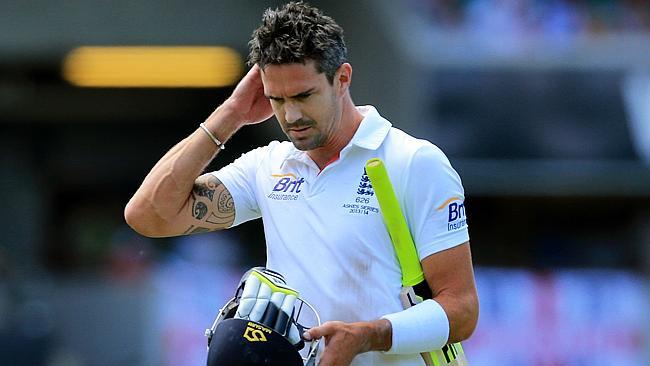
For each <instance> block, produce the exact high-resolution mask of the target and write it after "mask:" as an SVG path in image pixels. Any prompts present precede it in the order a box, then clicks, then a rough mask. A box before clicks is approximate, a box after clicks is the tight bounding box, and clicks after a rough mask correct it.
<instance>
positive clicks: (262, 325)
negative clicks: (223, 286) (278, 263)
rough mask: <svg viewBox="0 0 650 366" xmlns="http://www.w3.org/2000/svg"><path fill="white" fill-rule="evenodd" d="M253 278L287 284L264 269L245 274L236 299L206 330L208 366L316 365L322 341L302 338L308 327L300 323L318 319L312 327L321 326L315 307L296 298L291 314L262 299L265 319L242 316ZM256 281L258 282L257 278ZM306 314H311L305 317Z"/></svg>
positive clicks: (220, 311)
mask: <svg viewBox="0 0 650 366" xmlns="http://www.w3.org/2000/svg"><path fill="white" fill-rule="evenodd" d="M260 275H261V276H260ZM252 277H256V278H262V277H263V278H272V281H273V282H274V283H275V284H280V285H282V283H284V278H283V277H282V275H280V274H279V273H277V272H273V271H270V270H268V269H266V268H263V267H255V268H252V269H251V270H249V271H248V272H246V274H244V276H243V277H242V280H241V282H240V284H239V286H238V289H237V291H236V293H235V296H234V297H233V298H232V299H231V300H230V301H228V302H227V303H226V304H225V305H224V306H223V307H222V308H221V309H220V310H219V314H218V315H217V318H216V319H215V320H214V322H213V324H212V327H211V328H209V329H206V331H205V335H206V337H207V338H208V359H207V366H314V365H316V356H317V353H318V348H319V341H318V340H314V341H306V340H304V339H302V337H301V336H300V335H301V334H302V333H303V332H304V331H305V330H306V329H308V327H305V326H303V325H302V324H301V323H299V320H301V319H302V318H306V319H315V324H311V325H312V326H317V325H320V317H319V316H318V313H317V312H316V310H315V309H314V307H313V306H311V305H310V304H309V303H307V302H306V301H305V300H303V299H301V298H299V297H296V298H295V303H293V305H291V307H290V310H289V311H287V307H286V306H283V307H282V309H279V308H280V307H279V306H277V307H276V306H273V304H272V301H269V300H268V299H262V302H264V301H266V304H268V306H266V308H265V309H264V312H263V314H264V315H263V316H262V317H261V318H260V317H259V316H258V317H255V316H253V317H249V316H248V315H247V316H244V317H242V316H241V313H242V312H241V309H240V305H242V304H245V301H247V299H246V293H247V292H248V293H250V292H251V291H249V289H250V283H251V282H253V281H252V280H250V279H251V278H252ZM253 280H255V281H257V280H256V279H255V278H253ZM263 281H264V279H263ZM247 282H248V283H249V286H247V285H246V283H247ZM271 286H273V285H271ZM287 288H288V287H287ZM261 292H262V291H260V293H261ZM296 294H297V292H296ZM248 300H250V298H249V299H248ZM254 300H255V298H254ZM257 300H258V301H259V300H260V299H259V298H257ZM245 306H246V305H242V307H245ZM303 311H304V312H303ZM306 313H310V314H308V316H302V315H306ZM312 321H313V320H312ZM307 343H309V345H308V346H307Z"/></svg>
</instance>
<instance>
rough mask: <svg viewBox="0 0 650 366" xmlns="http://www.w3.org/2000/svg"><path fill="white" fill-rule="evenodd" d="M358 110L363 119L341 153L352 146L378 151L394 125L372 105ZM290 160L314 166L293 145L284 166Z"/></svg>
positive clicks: (309, 159) (303, 153)
mask: <svg viewBox="0 0 650 366" xmlns="http://www.w3.org/2000/svg"><path fill="white" fill-rule="evenodd" d="M356 108H357V110H358V111H359V112H360V113H361V114H362V115H363V119H362V120H361V123H360V124H359V128H357V131H356V132H355V133H354V136H352V139H351V140H350V142H349V143H348V144H347V145H346V146H345V147H344V148H343V149H342V150H341V152H343V151H345V150H348V149H349V148H350V146H352V145H354V146H358V147H361V148H364V149H368V150H377V149H378V148H379V146H381V143H382V142H384V139H386V136H387V135H388V132H389V131H390V128H391V127H392V124H391V123H390V122H389V121H388V120H386V119H385V118H384V117H382V116H381V115H380V114H379V112H378V111H377V109H376V108H375V107H373V106H371V105H366V106H357V107H356ZM289 160H296V161H299V162H302V163H305V164H308V165H311V164H314V163H313V161H312V160H311V158H310V157H309V155H307V153H305V152H304V151H301V150H298V149H296V148H295V146H293V144H292V145H291V150H290V151H289V153H288V154H287V156H286V158H285V159H284V161H283V162H282V165H284V163H285V162H287V161H289Z"/></svg>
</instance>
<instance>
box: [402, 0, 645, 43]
mask: <svg viewBox="0 0 650 366" xmlns="http://www.w3.org/2000/svg"><path fill="white" fill-rule="evenodd" d="M411 4H412V6H413V7H414V9H415V10H416V11H417V13H418V14H421V15H424V16H425V17H426V19H427V20H428V22H430V23H431V25H432V26H433V27H434V28H436V29H439V30H447V31H469V32H490V33H510V32H514V33H518V34H531V35H584V34H603V33H610V32H650V2H649V1H646V0H411Z"/></svg>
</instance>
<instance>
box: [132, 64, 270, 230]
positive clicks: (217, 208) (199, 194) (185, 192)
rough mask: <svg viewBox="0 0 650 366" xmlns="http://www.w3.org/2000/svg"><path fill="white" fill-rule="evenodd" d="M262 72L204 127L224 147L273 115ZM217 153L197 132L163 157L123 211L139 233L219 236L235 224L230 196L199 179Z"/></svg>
mask: <svg viewBox="0 0 650 366" xmlns="http://www.w3.org/2000/svg"><path fill="white" fill-rule="evenodd" d="M260 72H261V71H260V69H259V67H258V66H253V68H251V70H250V71H249V72H248V74H246V76H245V77H244V78H243V79H242V80H241V81H240V83H239V84H238V85H237V87H236V88H235V90H234V91H233V94H232V95H231V96H230V97H229V98H228V99H227V100H226V101H225V102H224V103H223V104H222V105H221V106H220V107H218V108H217V109H216V110H215V111H214V112H213V113H212V114H211V115H210V116H209V117H208V118H207V119H206V121H205V126H206V127H207V128H208V129H209V130H210V131H211V132H212V134H213V135H215V136H216V137H217V138H218V139H220V140H221V141H222V142H225V141H227V140H228V139H229V138H230V137H231V136H232V135H233V134H234V133H235V132H236V131H237V130H238V129H239V128H241V127H242V126H244V125H246V124H254V123H259V122H262V121H265V120H267V119H268V118H269V117H271V115H272V114H273V111H272V109H271V104H270V103H269V101H268V99H267V98H266V97H265V96H264V87H263V85H262V80H261V75H260ZM219 150H220V149H219V148H218V147H217V146H216V145H215V144H214V142H213V141H212V140H210V138H209V137H208V136H207V134H206V133H205V132H204V131H202V130H201V129H199V128H197V130H196V131H194V132H193V133H192V134H191V135H190V136H188V137H187V138H185V139H184V140H182V141H181V142H179V143H178V144H177V145H176V146H174V147H173V148H172V149H171V150H169V152H167V154H165V155H164V156H163V157H162V158H161V159H160V160H159V161H158V163H156V165H155V166H154V167H153V169H152V170H151V171H150V172H149V174H148V175H147V176H146V178H145V179H144V181H143V182H142V185H141V186H140V188H139V189H138V190H137V191H136V193H135V194H134V195H133V197H132V198H131V200H130V201H129V203H128V204H127V205H126V208H125V210H124V217H125V219H126V222H127V223H128V224H129V225H130V226H131V227H132V228H133V229H134V230H135V231H137V232H138V233H140V234H142V235H145V236H150V237H165V236H175V235H183V234H193V233H197V232H205V231H212V230H219V229H223V228H226V227H229V226H230V225H231V224H232V223H233V221H234V219H235V211H234V205H233V202H232V196H231V195H230V193H229V192H228V190H227V189H226V188H225V186H224V185H223V184H222V183H221V182H220V181H219V180H218V179H217V178H215V177H214V176H213V175H211V174H205V175H201V176H200V174H201V173H202V172H203V170H204V169H205V168H206V167H207V165H208V164H209V163H210V161H212V159H214V158H215V156H216V155H217V153H218V152H219Z"/></svg>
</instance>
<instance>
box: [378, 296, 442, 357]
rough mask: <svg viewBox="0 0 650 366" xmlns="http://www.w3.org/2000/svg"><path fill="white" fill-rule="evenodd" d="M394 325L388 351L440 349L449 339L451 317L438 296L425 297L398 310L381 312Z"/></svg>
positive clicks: (393, 352)
mask: <svg viewBox="0 0 650 366" xmlns="http://www.w3.org/2000/svg"><path fill="white" fill-rule="evenodd" d="M382 318H383V319H387V320H388V321H390V323H391V326H392V328H393V344H392V346H391V348H390V349H389V350H388V351H386V353H388V354H413V353H422V352H430V351H433V350H437V349H441V348H442V347H444V345H445V344H447V341H448V340H449V319H448V318H447V314H446V313H445V309H443V308H442V306H440V304H438V303H437V302H436V301H435V300H425V301H423V302H421V303H419V304H417V305H415V306H413V307H410V308H408V309H406V310H402V311H400V312H397V313H393V314H388V315H384V316H382Z"/></svg>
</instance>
